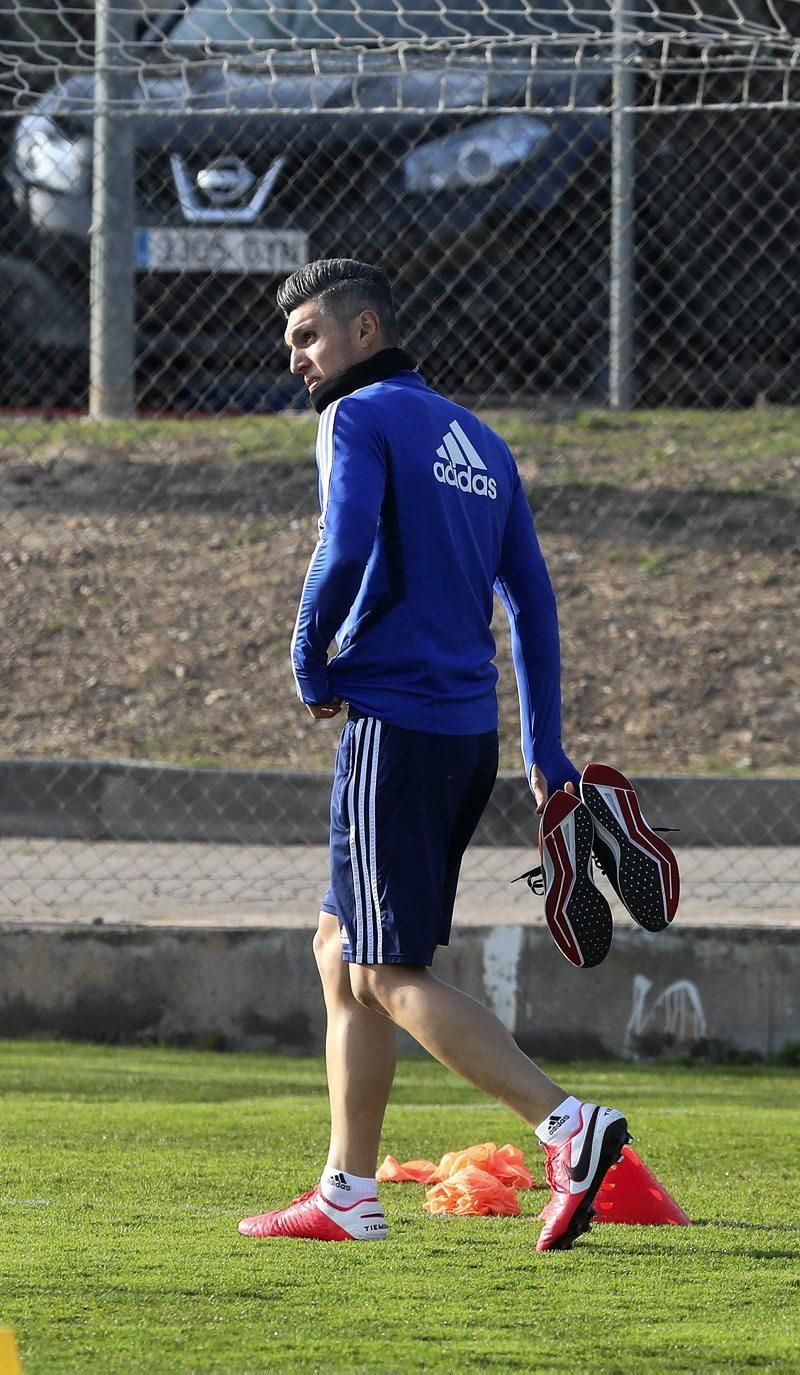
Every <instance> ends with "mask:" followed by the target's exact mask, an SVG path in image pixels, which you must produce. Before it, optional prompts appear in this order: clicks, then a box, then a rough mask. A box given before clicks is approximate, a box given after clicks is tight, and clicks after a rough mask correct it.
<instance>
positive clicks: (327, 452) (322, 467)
mask: <svg viewBox="0 0 800 1375" xmlns="http://www.w3.org/2000/svg"><path fill="white" fill-rule="evenodd" d="M338 406H339V402H338V401H334V402H333V404H332V405H330V406H327V407H326V409H325V410H324V411H323V412H322V415H321V417H320V422H319V429H318V431H317V465H318V467H319V480H320V495H321V497H322V509H321V513H320V518H319V529H320V535H321V534H322V531H323V529H324V526H325V514H326V512H327V509H328V494H329V492H330V488H331V474H332V472H333V424H334V420H335V418H336V411H337V409H338ZM318 553H319V541H317V544H316V546H315V548H314V552H313V554H312V555H311V560H310V562H309V565H308V568H307V569H306V576H305V578H304V580H303V590H302V592H301V593H300V605H299V606H298V608H297V617H296V619H295V623H294V630H293V631H292V641H291V645H290V648H289V656H290V660H291V665H292V677H293V678H294V686H295V691H296V693H297V696H298V697H299V698H300V700H301V701H302V700H303V693H302V689H301V687H300V684H299V682H298V680H297V674H296V673H295V667H294V654H295V649H296V647H297V637H298V635H299V633H300V615H301V612H302V609H303V600H304V598H305V595H306V588H307V587H308V580H309V578H310V577H311V572H312V569H313V567H314V563H315V561H316V558H317V554H318Z"/></svg>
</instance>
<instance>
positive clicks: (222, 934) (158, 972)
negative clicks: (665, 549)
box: [0, 925, 800, 1058]
mask: <svg viewBox="0 0 800 1375" xmlns="http://www.w3.org/2000/svg"><path fill="white" fill-rule="evenodd" d="M0 969H2V979H0V1035H2V1036H29V1035H32V1034H46V1035H48V1036H64V1037H70V1038H76V1039H90V1040H101V1041H127V1042H131V1041H141V1040H150V1039H159V1040H165V1041H168V1042H173V1043H178V1044H181V1043H196V1042H203V1041H205V1042H206V1043H209V1044H220V1045H224V1046H227V1047H230V1048H248V1049H257V1048H267V1047H273V1048H280V1049H285V1050H287V1051H295V1052H320V1051H321V1050H322V1046H323V1033H324V1014H323V1009H322V1000H321V995H320V989H319V982H318V978H317V973H316V969H315V967H314V963H313V958H312V953H311V943H310V933H309V932H308V931H305V930H296V929H280V930H275V929H273V930H261V929H252V928H248V929H242V928H240V929H221V928H214V929H194V928H191V927H168V928H164V927H159V928H155V929H153V928H145V927H135V926H132V927H127V928H119V929H115V930H113V931H109V930H105V931H103V932H100V931H97V930H94V929H92V928H91V927H86V926H85V925H84V926H77V925H76V926H74V927H66V928H64V927H61V928H59V929H56V928H54V927H43V926H40V925H39V926H33V925H31V926H28V927H25V926H19V925H14V926H13V927H12V926H5V927H0ZM436 972H437V973H438V974H439V975H441V977H443V978H445V979H448V980H450V981H452V982H454V983H456V984H457V985H458V986H459V987H461V988H464V989H465V990H466V991H467V992H469V993H471V994H472V995H473V996H474V997H476V998H478V999H480V1001H481V1002H486V1003H488V1004H489V1005H490V1006H491V1007H493V1008H494V1009H495V1011H496V1012H497V1013H498V1015H499V1016H500V1017H501V1019H502V1020H503V1022H504V1023H505V1024H506V1026H508V1027H509V1029H510V1030H511V1031H512V1032H513V1033H514V1034H515V1035H516V1037H517V1039H518V1041H519V1042H520V1044H521V1045H523V1046H524V1047H525V1048H526V1049H527V1050H529V1051H531V1052H533V1053H536V1054H539V1055H543V1056H545V1057H551V1058H571V1057H576V1056H594V1055H609V1054H633V1053H636V1052H637V1051H640V1050H643V1051H649V1052H652V1051H658V1050H665V1049H668V1050H674V1051H677V1050H680V1049H683V1048H686V1047H689V1046H691V1045H693V1044H695V1043H697V1042H705V1041H718V1042H725V1043H728V1044H730V1045H731V1046H732V1047H736V1048H738V1049H741V1050H746V1051H756V1052H758V1053H760V1054H765V1055H768V1054H773V1053H775V1052H777V1051H779V1050H781V1049H782V1048H783V1047H784V1046H785V1045H786V1044H787V1043H788V1042H793V1041H798V1040H800V930H797V929H791V928H782V929H777V928H770V927H760V928H742V927H737V928H735V929H734V928H723V929H720V928H716V929H711V928H697V927H694V928H692V929H685V930H682V931H681V930H678V929H672V930H670V931H668V932H665V933H664V934H662V935H660V936H650V935H648V934H647V933H646V932H643V931H638V930H636V929H635V928H633V929H620V930H618V931H617V934H616V936H615V940H614V947H613V949H612V952H611V954H610V956H609V957H608V959H607V960H606V961H605V963H604V964H603V965H602V966H601V967H600V968H599V969H594V970H575V969H573V968H572V967H571V966H570V965H568V964H567V962H566V961H565V960H564V959H563V958H562V956H561V955H559V953H558V952H557V950H556V949H555V947H554V945H553V943H552V941H551V939H550V936H549V934H548V932H547V931H546V930H543V929H541V928H535V927H524V926H496V927H473V928H471V929H464V930H462V931H460V932H459V933H458V934H457V936H456V937H455V938H454V943H453V946H452V947H451V948H450V949H449V950H446V951H442V952H440V955H439V956H438V957H437V962H436ZM408 1045H410V1042H409V1043H407V1045H406V1048H408Z"/></svg>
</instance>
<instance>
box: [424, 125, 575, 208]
mask: <svg viewBox="0 0 800 1375" xmlns="http://www.w3.org/2000/svg"><path fill="white" fill-rule="evenodd" d="M549 132H550V126H549V125H548V124H547V123H546V122H545V120H543V119H539V118H538V116H537V115H523V114H519V115H495V116H493V117H491V118H489V119H482V120H481V121H480V123H479V124H470V125H469V127H468V128H466V129H459V130H458V132H457V133H455V134H446V135H445V137H444V138H437V139H434V140H433V141H432V142H431V143H423V145H422V147H420V148H415V149H414V151H413V153H408V154H407V155H406V157H405V158H404V159H403V171H404V172H405V178H406V190H408V191H456V190H461V189H463V188H464V187H465V186H487V185H488V184H489V182H492V181H494V180H495V179H496V178H497V177H499V176H500V175H501V174H502V173H503V172H506V171H507V170H508V168H509V167H513V166H515V165H516V164H518V163H521V162H524V160H525V159H526V158H529V157H530V156H531V155H532V154H533V153H534V152H535V151H536V149H537V148H538V146H539V144H540V143H541V142H542V140H543V139H544V138H546V137H547V134H548V133H549Z"/></svg>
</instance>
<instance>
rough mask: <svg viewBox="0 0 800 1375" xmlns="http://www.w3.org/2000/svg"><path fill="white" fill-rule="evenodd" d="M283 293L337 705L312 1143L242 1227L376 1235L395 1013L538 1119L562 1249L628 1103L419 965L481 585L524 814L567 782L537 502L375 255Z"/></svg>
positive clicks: (454, 854) (461, 824)
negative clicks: (584, 1096) (322, 1147)
mask: <svg viewBox="0 0 800 1375" xmlns="http://www.w3.org/2000/svg"><path fill="white" fill-rule="evenodd" d="M278 303H279V305H280V307H281V308H282V310H283V312H284V314H285V316H286V320H287V323H286V335H285V341H286V344H287V346H288V348H289V349H290V351H291V359H290V367H291V371H292V372H293V373H295V374H297V375H298V376H300V377H302V379H303V381H304V383H305V385H306V387H307V388H308V391H309V394H310V397H311V402H312V405H313V406H314V409H315V410H316V411H317V412H318V414H319V415H320V424H319V435H318V441H317V463H318V467H319V492H320V508H321V515H320V521H319V531H320V537H319V542H318V544H317V546H316V549H315V551H314V555H313V557H312V559H311V563H310V565H309V568H308V573H307V575H306V579H305V584H304V587H303V592H302V598H301V602H300V609H299V613H298V616H297V623H296V625H295V629H294V635H293V638H292V664H293V669H294V676H295V682H296V687H297V692H298V695H299V697H300V698H301V700H302V701H303V702H304V703H305V704H306V706H307V708H308V710H309V712H310V713H311V715H312V716H313V717H314V718H315V719H316V720H330V719H331V718H333V717H335V716H336V715H338V713H339V712H340V711H341V710H342V707H343V704H344V703H347V704H348V707H349V714H348V720H347V722H346V724H345V727H344V730H343V733H342V737H341V741H340V744H339V749H338V753H337V759H336V769H335V778H334V785H333V796H332V802H331V840H330V845H331V885H330V888H329V889H328V892H327V893H326V895H325V897H324V899H323V902H322V910H321V912H320V916H319V928H318V930H317V933H316V935H315V938H314V953H315V957H316V961H317V966H318V969H319V972H320V976H321V980H322V987H323V992H324V997H325V1005H326V1010H327V1019H328V1021H327V1039H326V1066H327V1076H328V1088H329V1095H330V1108H331V1141H330V1151H329V1153H328V1161H327V1164H326V1166H325V1168H324V1170H323V1171H322V1175H321V1178H320V1181H319V1183H318V1184H317V1185H316V1186H315V1188H314V1189H312V1190H310V1191H309V1193H308V1194H305V1195H303V1196H302V1197H301V1198H300V1199H297V1200H295V1201H294V1203H293V1204H291V1205H290V1206H289V1207H288V1208H285V1209H282V1210H280V1211H278V1212H273V1213H265V1214H262V1215H260V1216H258V1217H255V1218H248V1219H245V1220H244V1221H242V1222H241V1223H240V1224H239V1230H240V1231H242V1232H244V1233H245V1234H247V1235H249V1236H256V1237H263V1236H299V1237H310V1238H320V1239H325V1240H342V1241H344V1240H360V1241H367V1240H381V1239H383V1238H385V1237H386V1235H387V1227H386V1221H385V1218H384V1215H383V1210H382V1208H381V1205H380V1203H379V1202H378V1198H377V1186H376V1182H375V1171H376V1164H377V1157H378V1146H379V1138H380V1133H381V1125H382V1122H383V1116H384V1111H385V1108H386V1103H387V1100H388V1097H389V1092H390V1089H391V1085H392V1079H393V1076H394V1070H395V1058H396V1047H395V1028H396V1027H403V1028H404V1029H405V1030H406V1031H408V1032H410V1034H411V1035H412V1036H414V1037H415V1038H416V1040H417V1041H419V1043H420V1044H421V1045H422V1046H424V1048H425V1049H426V1050H427V1051H429V1053H430V1054H431V1055H433V1056H435V1057H436V1059H438V1060H440V1061H441V1063H442V1064H444V1065H447V1066H448V1067H449V1068H450V1069H453V1070H455V1071H456V1073H457V1074H460V1075H461V1076H462V1077H463V1078H465V1079H467V1080H468V1081H469V1082H470V1083H472V1084H475V1085H476V1086H477V1087H478V1088H480V1089H483V1090H484V1091H485V1092H486V1093H488V1094H491V1095H492V1096H493V1097H495V1098H497V1099H499V1100H500V1101H501V1102H502V1103H504V1104H506V1105H507V1106H508V1107H510V1108H512V1109H513V1110H514V1111H515V1112H517V1113H518V1114H519V1116H520V1117H521V1118H522V1119H523V1120H524V1121H525V1122H527V1123H529V1124H530V1126H531V1127H533V1128H534V1129H535V1132H536V1135H537V1137H538V1138H539V1140H540V1142H541V1143H542V1145H543V1147H544V1150H545V1154H546V1170H547V1177H548V1181H549V1183H550V1186H551V1191H552V1197H551V1202H550V1204H549V1207H548V1214H547V1220H546V1221H545V1224H544V1226H543V1228H542V1231H541V1233H540V1236H539V1239H538V1242H537V1249H539V1250H540V1251H545V1250H553V1249H567V1248H569V1247H571V1245H572V1243H573V1241H574V1240H575V1238H576V1237H577V1236H579V1235H580V1234H581V1233H582V1232H585V1231H588V1228H589V1223H590V1220H591V1204H592V1200H593V1198H594V1195H595V1193H596V1191H597V1189H598V1187H599V1185H600V1183H601V1182H602V1179H603V1177H604V1175H605V1173H606V1171H607V1170H608V1168H609V1167H610V1165H612V1164H613V1163H614V1162H615V1161H616V1160H617V1159H619V1156H620V1152H621V1149H622V1146H623V1144H624V1143H625V1142H626V1141H627V1140H628V1139H629V1138H628V1133H627V1125H626V1121H625V1118H624V1117H623V1116H622V1114H621V1113H619V1112H617V1111H616V1110H614V1109H612V1108H606V1107H599V1106H596V1105H594V1104H590V1103H582V1102H580V1101H579V1100H578V1099H577V1098H575V1097H572V1096H570V1095H568V1094H567V1093H566V1091H565V1090H564V1089H563V1088H560V1087H559V1086H558V1085H557V1084H555V1083H554V1082H553V1081H552V1080H551V1079H549V1078H548V1076H547V1075H546V1074H544V1073H543V1072H542V1071H541V1070H540V1069H539V1068H538V1067H537V1066H536V1065H535V1064H533V1062H532V1061H531V1060H529V1059H528V1057H527V1056H526V1055H524V1054H523V1053H522V1051H521V1050H520V1049H519V1047H518V1046H517V1045H516V1043H515V1041H514V1040H513V1038H512V1037H511V1035H510V1034H509V1032H508V1031H507V1030H506V1028H505V1027H504V1026H503V1025H502V1023H501V1022H500V1021H499V1020H498V1019H497V1018H496V1017H495V1016H494V1014H493V1013H492V1012H490V1011H489V1009H488V1008H485V1007H482V1006H481V1005H480V1004H479V1003H477V1002H475V1001H474V1000H473V999H472V998H470V997H468V996H467V995H466V994H465V993H463V992H461V991H460V990H458V989H456V988H453V987H451V986H449V985H448V984H445V983H443V982H441V981H440V980H438V979H436V978H435V977H434V976H433V974H432V973H431V972H430V968H429V966H430V965H431V963H432V961H433V956H434V953H435V950H436V946H437V945H439V944H447V942H448V938H449V933H450V923H451V917H452V910H453V902H454V899H455V892H456V884H457V881H458V874H459V868H460V863H461V858H462V856H463V853H464V850H465V849H466V846H467V844H468V842H469V840H470V837H471V836H472V834H473V831H474V830H475V827H476V825H477V823H478V820H479V818H480V816H481V813H482V812H483V809H484V807H485V805H486V803H487V801H488V798H489V795H490V793H491V790H492V786H493V784H494V779H495V775H496V771H497V702H496V693H495V683H496V679H497V673H496V670H495V668H494V665H493V662H492V661H493V658H494V654H495V645H494V641H493V639H492V634H491V630H490V621H491V617H492V592H493V587H496V588H497V590H498V592H499V594H500V596H501V598H502V600H503V603H504V605H505V608H506V611H507V613H508V616H509V620H510V624H511V632H512V644H513V655H514V667H515V672H516V677H517V683H518V687H519V698H520V713H521V722H522V750H523V756H524V759H525V769H526V775H527V777H528V779H529V782H530V786H531V788H532V791H533V794H534V796H535V799H536V802H537V805H538V810H539V812H540V813H541V812H542V810H543V808H544V806H545V803H546V802H547V799H548V796H549V795H550V794H551V793H552V792H554V790H557V789H565V790H566V791H568V792H569V793H571V794H573V795H574V794H575V784H576V783H577V782H578V779H579V775H578V771H577V770H576V768H575V767H574V765H573V764H572V763H571V761H570V760H569V759H568V758H567V755H566V754H565V753H564V750H563V748H562V745H561V740H560V716H561V700H560V662H559V641H558V625H557V618H556V607H555V599H554V596H553V592H552V588H551V585H550V580H549V577H548V574H547V569H546V567H545V563H544V560H543V558H542V555H541V552H540V550H539V546H538V542H537V539H536V533H535V530H534V524H533V518H532V516H531V512H530V508H529V506H528V503H527V500H526V498H525V494H524V492H523V489H522V487H521V485H520V479H519V475H518V473H517V469H516V465H515V463H514V460H513V458H512V456H511V454H510V452H509V450H508V448H507V446H506V444H505V443H504V441H503V440H502V439H501V438H500V437H499V436H498V435H496V434H494V433H493V431H491V430H490V429H489V428H488V427H487V426H486V425H484V424H483V423H482V422H481V421H480V420H478V419H477V417H476V416H474V415H472V414H471V413H470V412H469V411H467V410H465V409H464V408H463V407H461V406H457V405H455V404H454V403H452V402H451V401H448V400H447V399H446V398H445V397H443V396H440V395H439V394H438V393H436V392H434V391H432V390H431V389H430V388H428V387H427V386H426V384H425V382H424V381H423V379H422V377H421V376H420V374H419V373H418V372H417V371H416V370H415V366H414V362H413V360H412V358H411V357H410V356H409V355H408V354H407V353H405V352H404V351H403V350H402V349H400V348H399V347H398V333H397V325H396V321H395V315H394V308H393V303H392V297H391V289H390V286H389V283H388V280H387V278H386V276H385V274H384V273H383V272H381V271H380V270H378V269H376V268H374V267H371V266H370V265H368V264H366V263H362V262H358V261H356V260H352V259H328V260H321V261H318V262H314V263H310V264H308V265H307V266H306V267H304V268H301V269H300V270H299V271H298V272H296V273H294V274H293V276H291V277H290V278H289V279H288V280H287V281H286V282H285V283H284V285H283V286H282V287H281V289H280V291H279V292H278ZM334 639H335V640H336V642H337V646H338V648H337V652H336V654H335V655H334V656H333V657H332V658H331V659H329V658H328V650H329V647H330V645H331V643H332V642H333V640H334ZM559 795H560V796H564V794H563V793H561V794H559ZM609 920H610V918H609Z"/></svg>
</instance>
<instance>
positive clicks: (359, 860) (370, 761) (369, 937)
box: [348, 717, 383, 964]
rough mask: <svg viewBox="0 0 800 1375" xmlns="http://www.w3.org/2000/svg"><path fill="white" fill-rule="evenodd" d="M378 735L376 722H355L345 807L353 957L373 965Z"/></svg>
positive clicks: (378, 942) (377, 920)
mask: <svg viewBox="0 0 800 1375" xmlns="http://www.w3.org/2000/svg"><path fill="white" fill-rule="evenodd" d="M362 735H363V748H362V751H361V758H360V759H359V757H358V746H359V742H360V741H361V738H362ZM380 738H381V723H380V721H376V720H374V719H373V718H372V717H366V718H362V719H361V720H360V721H357V722H356V734H355V742H354V749H355V754H354V760H355V763H354V767H353V772H352V774H351V776H350V787H349V793H348V810H349V816H350V866H351V869H352V873H353V894H354V901H355V919H356V938H355V959H356V961H357V962H358V963H361V964H363V963H366V964H375V963H376V962H380V961H381V959H382V957H383V929H382V926H381V917H380V901H379V898H378V865H377V853H376V852H377V843H376V836H375V823H376V815H375V813H376V807H375V799H376V795H377V788H378V754H379V750H380ZM362 897H363V901H362Z"/></svg>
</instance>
